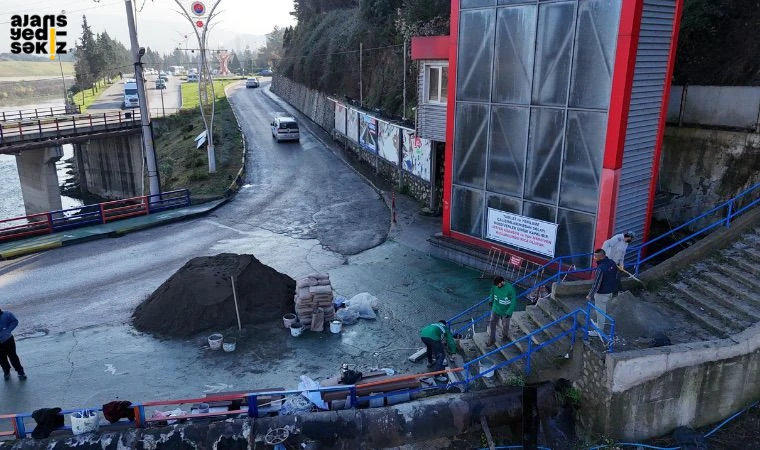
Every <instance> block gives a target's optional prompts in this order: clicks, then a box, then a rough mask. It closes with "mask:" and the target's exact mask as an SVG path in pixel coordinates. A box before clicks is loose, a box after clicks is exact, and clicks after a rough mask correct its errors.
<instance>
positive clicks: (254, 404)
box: [245, 394, 259, 417]
mask: <svg viewBox="0 0 760 450" xmlns="http://www.w3.org/2000/svg"><path fill="white" fill-rule="evenodd" d="M245 399H246V401H247V402H248V417H259V402H258V400H257V396H256V395H254V394H251V395H247V396H246V397H245Z"/></svg>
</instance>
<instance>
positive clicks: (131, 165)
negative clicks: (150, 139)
mask: <svg viewBox="0 0 760 450" xmlns="http://www.w3.org/2000/svg"><path fill="white" fill-rule="evenodd" d="M74 152H75V153H76V158H75V161H76V164H77V170H78V172H79V176H80V178H79V183H80V186H81V189H82V191H85V192H89V193H92V194H95V195H98V196H100V197H103V198H108V199H121V198H129V197H135V196H137V195H140V194H141V192H140V190H141V186H142V184H141V179H142V173H143V163H142V137H141V136H140V134H132V135H127V136H114V137H108V138H102V139H91V140H89V141H87V142H86V143H82V144H79V145H78V146H77V147H76V148H75V150H74Z"/></svg>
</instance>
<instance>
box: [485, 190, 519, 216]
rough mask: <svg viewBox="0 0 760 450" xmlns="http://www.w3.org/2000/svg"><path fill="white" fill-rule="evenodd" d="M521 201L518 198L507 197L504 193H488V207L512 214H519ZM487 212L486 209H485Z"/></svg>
mask: <svg viewBox="0 0 760 450" xmlns="http://www.w3.org/2000/svg"><path fill="white" fill-rule="evenodd" d="M521 203H522V201H521V200H520V199H519V198H514V197H507V196H506V195H496V194H489V195H488V207H489V208H496V209H498V210H500V211H506V212H509V213H513V214H520V210H521V208H520V204H521ZM485 214H488V211H485Z"/></svg>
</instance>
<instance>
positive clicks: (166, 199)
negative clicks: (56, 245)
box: [0, 189, 190, 242]
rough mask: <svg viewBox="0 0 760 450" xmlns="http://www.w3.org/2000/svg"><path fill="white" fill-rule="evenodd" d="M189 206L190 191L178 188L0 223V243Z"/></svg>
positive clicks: (16, 218) (15, 218)
mask: <svg viewBox="0 0 760 450" xmlns="http://www.w3.org/2000/svg"><path fill="white" fill-rule="evenodd" d="M185 206H190V191H189V190H188V189H178V190H176V191H168V192H162V193H160V194H154V195H144V196H141V197H132V198H126V199H123V200H115V201H110V202H105V203H99V204H96V205H83V206H77V207H74V208H69V209H60V210H56V211H50V212H46V213H39V214H32V215H29V216H23V217H14V218H12V219H3V220H0V242H3V241H11V240H14V239H22V238H27V237H31V236H37V235H42V234H50V233H55V232H57V231H64V230H70V229H74V228H81V227H85V226H88V225H99V224H104V223H108V222H113V221H116V220H121V219H127V218H130V217H135V216H144V215H147V214H151V213H156V212H159V211H166V210H169V209H175V208H182V207H185Z"/></svg>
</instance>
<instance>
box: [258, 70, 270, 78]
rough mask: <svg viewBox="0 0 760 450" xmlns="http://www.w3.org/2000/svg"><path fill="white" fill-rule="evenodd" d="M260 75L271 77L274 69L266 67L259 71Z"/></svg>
mask: <svg viewBox="0 0 760 450" xmlns="http://www.w3.org/2000/svg"><path fill="white" fill-rule="evenodd" d="M259 75H261V76H262V77H271V76H272V71H271V70H269V69H264V70H262V71H261V72H259Z"/></svg>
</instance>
